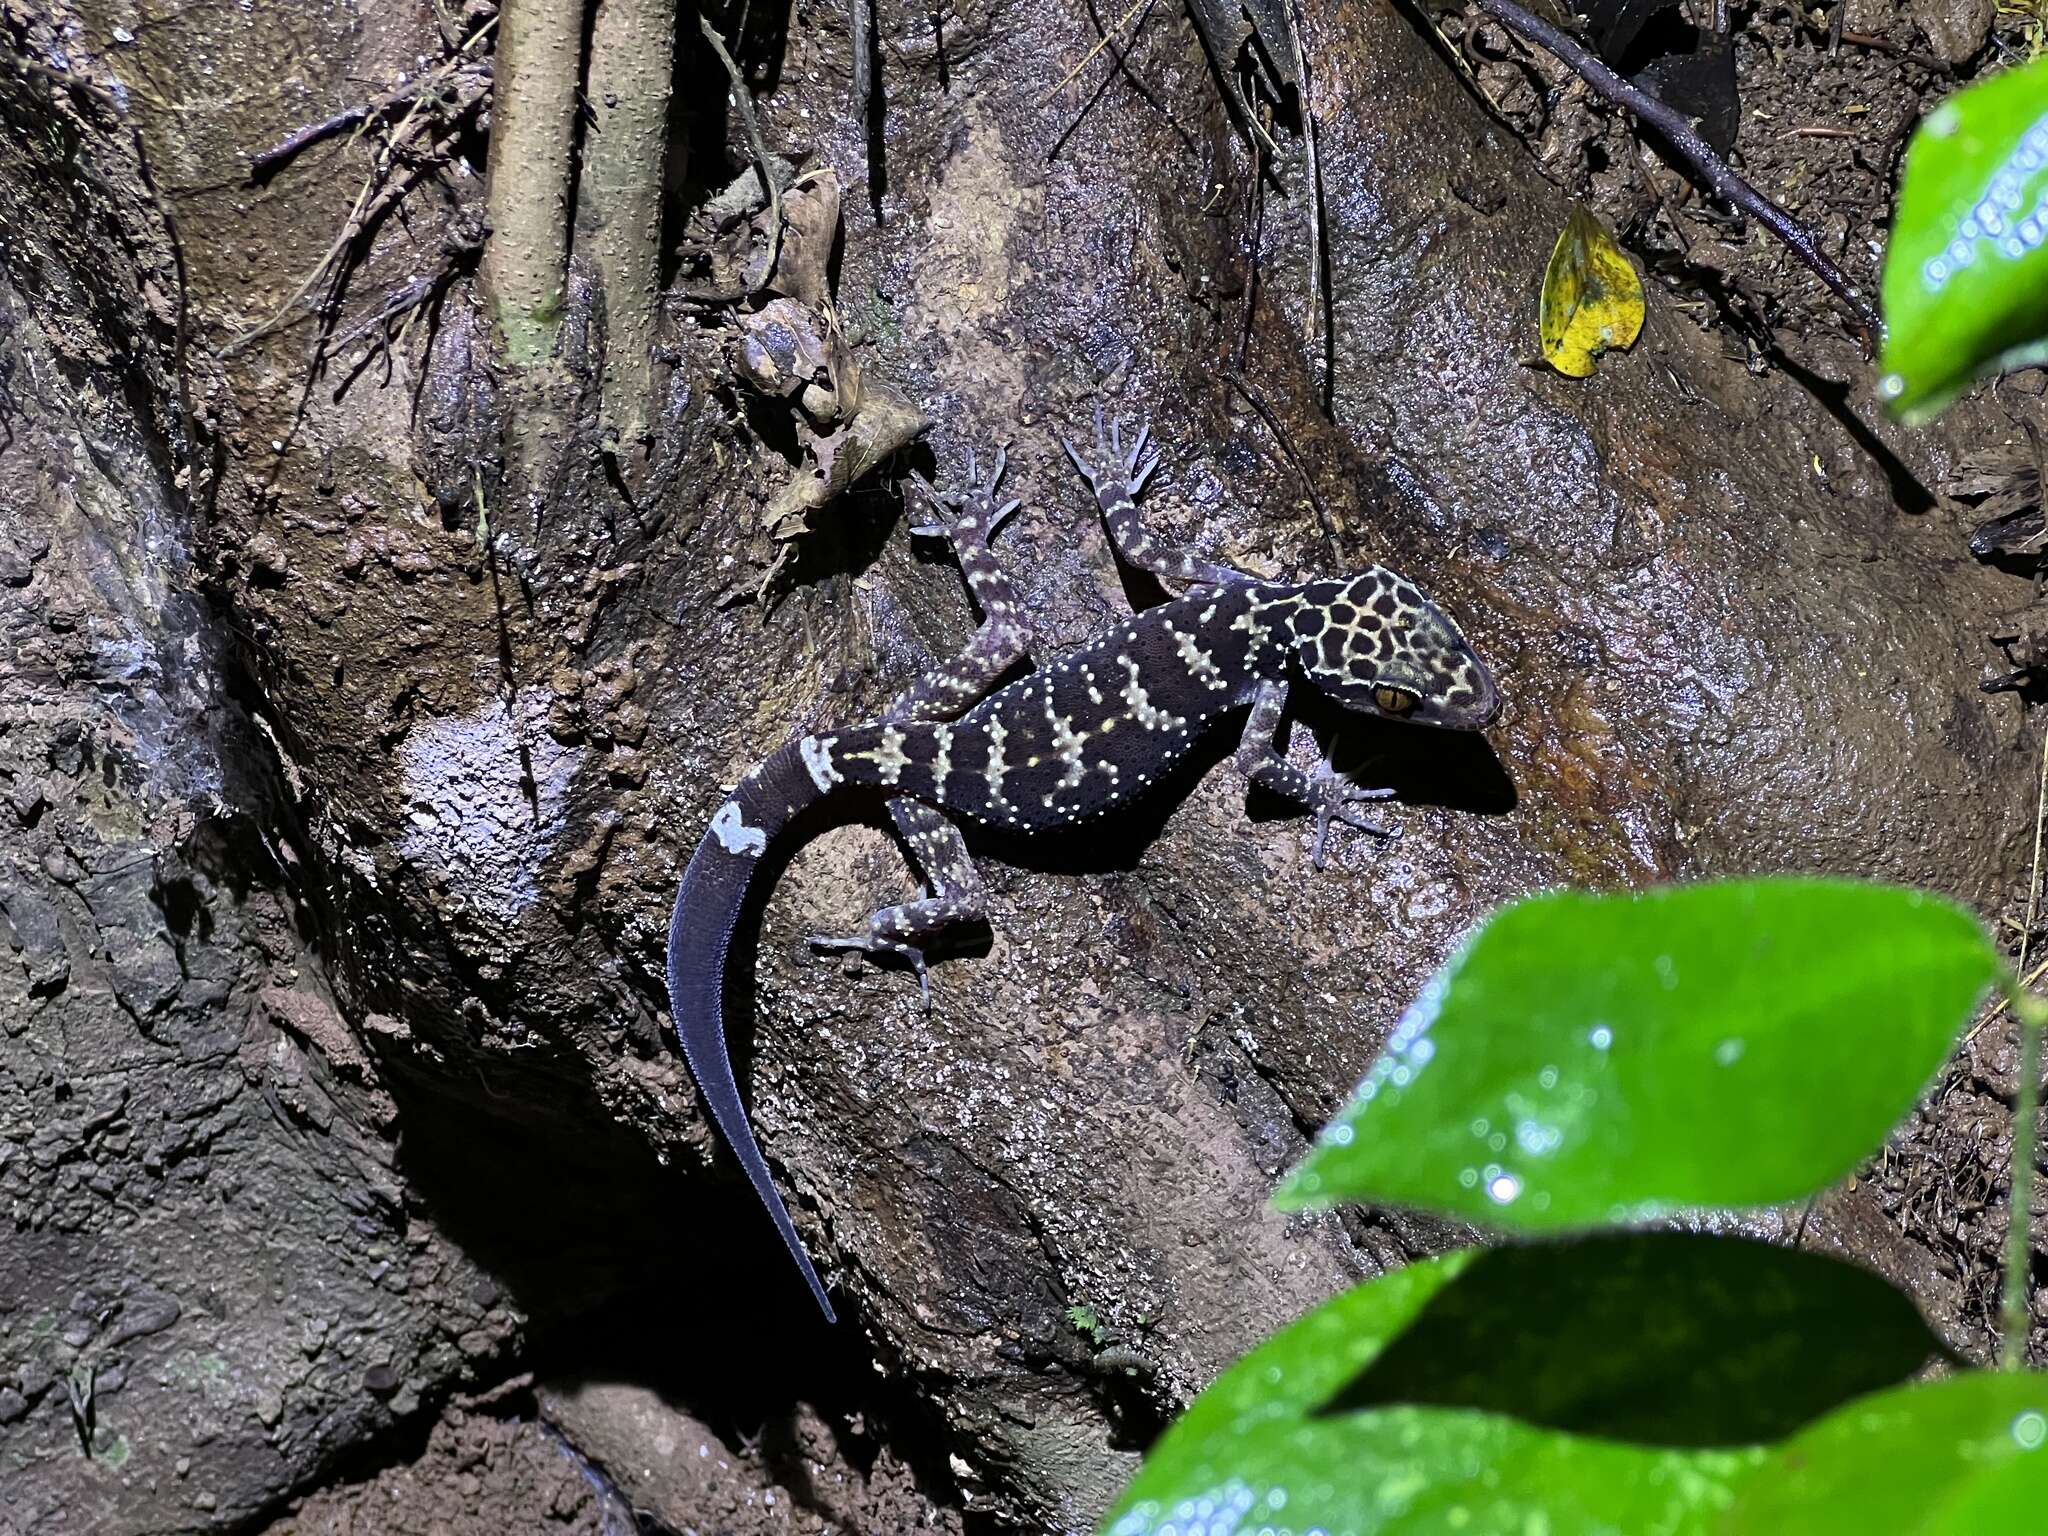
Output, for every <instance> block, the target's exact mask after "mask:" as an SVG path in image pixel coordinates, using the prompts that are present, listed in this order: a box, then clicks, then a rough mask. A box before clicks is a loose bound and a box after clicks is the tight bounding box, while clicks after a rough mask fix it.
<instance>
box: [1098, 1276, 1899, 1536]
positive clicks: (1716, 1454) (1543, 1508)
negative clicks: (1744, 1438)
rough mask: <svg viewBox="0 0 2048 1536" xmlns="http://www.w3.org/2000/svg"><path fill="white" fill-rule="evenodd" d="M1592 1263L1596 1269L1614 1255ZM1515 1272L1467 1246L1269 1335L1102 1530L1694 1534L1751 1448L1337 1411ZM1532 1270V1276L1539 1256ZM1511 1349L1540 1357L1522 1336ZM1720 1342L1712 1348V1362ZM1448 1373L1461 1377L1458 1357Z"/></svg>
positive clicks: (1629, 1392)
mask: <svg viewBox="0 0 2048 1536" xmlns="http://www.w3.org/2000/svg"><path fill="white" fill-rule="evenodd" d="M1632 1240H1633V1239H1631V1241H1632ZM1547 1252H1548V1253H1549V1254H1550V1255H1551V1256H1553V1257H1555V1258H1557V1259H1558V1260H1559V1261H1560V1262H1562V1263H1564V1264H1565V1265H1566V1266H1567V1267H1573V1266H1574V1265H1575V1263H1576V1262H1578V1261H1577V1260H1575V1258H1574V1256H1573V1254H1572V1252H1571V1250H1570V1249H1569V1248H1568V1247H1565V1246H1559V1247H1557V1248H1554V1249H1550V1250H1547ZM1596 1257H1597V1258H1598V1259H1599V1260H1601V1261H1609V1262H1611V1260H1612V1259H1613V1257H1614V1256H1613V1255H1612V1254H1611V1253H1610V1254H1606V1255H1599V1256H1596ZM1799 1257H1805V1256H1799ZM1515 1262H1517V1256H1512V1255H1507V1254H1502V1253H1497V1252H1484V1251H1482V1250H1478V1249H1466V1250H1463V1251H1461V1252H1458V1253H1452V1254H1447V1255H1445V1256H1444V1257H1442V1258H1439V1259H1432V1260H1427V1261H1425V1262H1423V1263H1419V1264H1412V1265H1410V1266H1409V1267H1408V1268H1406V1269H1403V1270H1398V1271H1396V1272H1395V1273H1393V1274H1391V1275H1386V1276H1383V1277H1381V1278H1380V1279H1378V1280H1372V1281H1368V1282H1367V1283H1366V1284H1364V1285H1361V1286H1358V1287H1356V1288H1354V1289H1352V1290H1350V1291H1347V1292H1346V1293H1345V1294H1343V1295H1342V1296H1339V1297H1337V1298H1336V1299H1335V1300H1334V1301H1331V1302H1329V1303H1327V1304H1325V1305H1324V1306H1321V1307H1319V1308H1317V1309H1316V1310H1315V1311H1313V1312H1311V1313H1310V1314H1309V1315H1308V1316H1307V1317H1304V1318H1303V1319H1301V1320H1300V1321H1299V1322H1297V1323H1295V1324H1293V1325H1292V1326H1291V1327H1288V1328H1284V1329H1282V1330H1281V1331H1280V1332H1279V1333H1277V1334H1275V1335H1274V1336H1273V1337H1272V1338H1270V1339H1268V1340H1267V1341H1266V1342H1265V1343H1264V1344H1262V1345H1260V1346H1259V1347H1258V1348H1257V1349H1255V1350H1253V1351H1252V1353H1251V1354H1249V1355H1247V1356H1245V1358H1244V1359H1242V1360H1240V1361H1239V1362H1238V1363H1237V1364H1236V1365H1234V1366H1232V1367H1231V1368H1230V1369H1229V1370H1227V1371H1225V1372H1224V1373H1223V1375H1222V1376H1220V1377H1219V1378H1217V1380H1216V1382H1215V1384H1214V1385H1213V1386H1211V1387H1210V1388H1209V1390H1208V1391H1206V1392H1204V1393H1203V1394H1202V1395H1201V1396H1200V1397H1198V1398H1197V1399H1195V1401H1194V1403H1193V1404H1191V1405H1190V1406H1189V1408H1188V1410H1187V1412H1186V1413H1185V1414H1183V1415H1182V1416H1181V1418H1180V1419H1179V1421H1178V1422H1176V1423H1175V1424H1174V1425H1173V1427H1172V1428H1170V1429H1169V1430H1168V1431H1167V1432H1166V1433H1165V1435H1163V1436H1162V1437H1161V1438H1160V1440H1159V1442H1158V1444H1156V1445H1155V1446H1154V1447H1153V1448H1152V1451H1151V1453H1150V1454H1149V1455H1148V1456H1147V1457H1146V1459H1145V1464H1144V1466H1143V1468H1141V1469H1140V1471H1139V1473H1138V1475H1137V1477H1136V1479H1135V1480H1133V1482H1132V1483H1131V1486H1130V1487H1129V1488H1128V1489H1127V1490H1125V1493H1124V1496H1123V1498H1122V1499H1121V1500H1119V1502H1118V1504H1117V1506H1116V1508H1115V1510H1113V1511H1112V1512H1111V1514H1110V1516H1109V1518H1108V1520H1107V1521H1105V1523H1104V1525H1103V1530H1104V1532H1105V1533H1107V1536H1156V1533H1163V1532H1165V1531H1167V1530H1173V1531H1176V1532H1179V1533H1182V1536H1188V1533H1192V1532H1196V1531H1199V1532H1203V1533H1205V1536H1206V1533H1216V1536H1250V1533H1252V1532H1257V1531H1265V1530H1290V1531H1308V1530H1316V1529H1321V1530H1329V1531H1337V1530H1343V1531H1350V1532H1353V1533H1355V1536H1405V1533H1413V1536H1420V1533H1422V1532H1439V1531H1444V1530H1448V1529H1463V1530H1467V1531H1470V1532H1473V1533H1475V1536H1485V1533H1492V1532H1514V1533H1518V1536H1519V1533H1522V1532H1525V1531H1529V1530H1550V1531H1556V1532H1566V1531H1595V1530H1610V1531H1627V1532H1631V1533H1643V1536H1651V1533H1662V1536H1679V1533H1685V1536H1695V1533H1699V1532H1702V1531H1704V1530H1705V1529H1706V1528H1707V1522H1708V1520H1709V1518H1710V1517H1711V1516H1712V1515H1713V1514H1715V1513H1717V1512H1719V1511H1720V1510H1721V1509H1723V1508H1725V1507H1726V1506H1727V1504H1728V1502H1729V1500H1730V1498H1731V1496H1732V1491H1733V1489H1734V1487H1735V1486H1736V1484H1737V1482H1738V1481H1739V1479H1740V1478H1741V1477H1742V1476H1743V1475H1744V1474H1745V1473H1746V1472H1747V1471H1748V1470H1749V1469H1750V1468H1752V1467H1754V1466H1756V1465H1758V1464H1759V1463H1760V1462H1761V1460H1762V1457H1763V1454H1764V1453H1763V1452H1762V1451H1760V1450H1757V1449H1754V1448H1749V1447H1743V1448H1740V1449H1722V1448H1710V1449H1701V1448H1698V1447H1696V1446H1692V1445H1661V1444H1648V1443H1641V1442H1638V1443H1623V1442H1622V1441H1620V1440H1618V1439H1615V1438H1611V1437H1609V1436H1606V1435H1601V1434H1593V1433H1587V1434H1578V1433H1569V1432H1565V1431H1563V1430H1560V1429H1557V1428H1554V1427H1546V1426H1545V1425H1543V1424H1540V1423H1536V1422H1531V1421H1530V1420H1527V1419H1524V1418H1520V1417H1517V1416H1515V1415H1514V1414H1512V1413H1506V1412H1495V1411H1489V1407H1490V1406H1492V1405H1489V1404H1485V1403H1476V1402H1474V1401H1470V1400H1468V1401H1459V1400H1457V1399H1454V1398H1450V1397H1446V1396H1443V1395H1438V1396H1435V1397H1431V1398H1429V1399H1427V1400H1426V1401H1423V1402H1414V1401H1410V1402H1396V1403H1389V1402H1380V1401H1375V1402H1369V1403H1360V1404H1356V1405H1354V1404H1351V1403H1349V1402H1347V1401H1345V1394H1346V1392H1347V1391H1348V1390H1349V1389H1351V1388H1352V1387H1354V1386H1355V1385H1357V1384H1358V1383H1361V1382H1366V1381H1369V1380H1370V1379H1371V1374H1372V1372H1373V1370H1374V1369H1375V1368H1376V1365H1377V1363H1378V1362H1380V1361H1381V1360H1382V1359H1384V1358H1385V1357H1387V1356H1388V1355H1391V1354H1392V1353H1393V1351H1394V1350H1395V1349H1397V1348H1399V1347H1400V1346H1401V1345H1402V1342H1403V1340H1404V1339H1405V1337H1406V1335H1407V1333H1408V1331H1409V1330H1411V1329H1423V1330H1424V1337H1423V1340H1422V1347H1423V1348H1424V1349H1425V1350H1427V1351H1432V1352H1433V1351H1434V1350H1435V1349H1436V1347H1437V1346H1438V1345H1439V1344H1442V1343H1443V1342H1445V1340H1446V1332H1445V1330H1444V1329H1435V1328H1431V1327H1430V1325H1429V1318H1430V1316H1431V1314H1432V1313H1433V1312H1434V1311H1435V1310H1436V1309H1437V1308H1438V1307H1440V1306H1446V1305H1447V1304H1448V1305H1450V1310H1451V1312H1452V1313H1454V1314H1456V1313H1459V1312H1460V1308H1461V1306H1462V1305H1463V1304H1462V1303H1457V1302H1456V1300H1455V1298H1456V1296H1457V1293H1458V1292H1459V1291H1460V1290H1461V1289H1462V1287H1463V1285H1464V1283H1465V1280H1466V1279H1467V1278H1472V1279H1474V1280H1475V1281H1477V1282H1478V1283H1477V1284H1476V1285H1475V1289H1474V1293H1473V1295H1474V1298H1475V1300H1474V1301H1473V1303H1472V1307H1469V1308H1465V1310H1467V1311H1469V1310H1472V1309H1473V1308H1476V1309H1478V1310H1480V1311H1491V1310H1495V1309H1497V1308H1498V1307H1500V1306H1507V1307H1509V1308H1510V1309H1512V1308H1513V1307H1514V1298H1512V1297H1511V1296H1509V1295H1507V1294H1506V1290H1511V1289H1514V1288H1515V1286H1516V1283H1517V1277H1516V1276H1515V1275H1513V1274H1511V1273H1509V1271H1510V1270H1511V1269H1512V1267H1513V1265H1514V1263H1515ZM1537 1262H1538V1263H1539V1264H1541V1263H1543V1262H1544V1259H1543V1258H1542V1257H1541V1251H1539V1257H1538V1259H1537ZM1495 1265H1500V1266H1503V1268H1502V1270H1501V1272H1500V1274H1499V1275H1498V1276H1496V1277H1495V1278H1494V1279H1493V1280H1489V1279H1488V1278H1487V1270H1488V1267H1489V1266H1495ZM1838 1267H1843V1266H1838ZM1522 1278H1526V1276H1524V1277H1522ZM1501 1280H1505V1281H1506V1282H1507V1285H1506V1288H1505V1289H1504V1288H1503V1286H1502V1284H1500V1283H1498V1282H1499V1281H1501ZM1551 1289H1552V1291H1553V1293H1554V1294H1555V1295H1556V1298H1557V1300H1558V1301H1559V1302H1560V1304H1562V1305H1565V1306H1569V1305H1570V1304H1571V1301H1570V1297H1569V1295H1567V1294H1566V1291H1565V1290H1564V1289H1560V1288H1559V1287H1556V1286H1553V1287H1552V1288H1551ZM1485 1298H1492V1299H1491V1300H1487V1299H1485ZM1527 1299H1528V1298H1527V1297H1526V1296H1525V1297H1524V1298H1523V1300H1524V1301H1526V1300H1527ZM1632 1303H1633V1310H1634V1326H1635V1327H1636V1328H1638V1329H1640V1328H1641V1327H1642V1326H1643V1319H1644V1318H1645V1317H1655V1318H1659V1319H1663V1318H1666V1317H1667V1316H1668V1314H1667V1313H1665V1312H1661V1311H1659V1310H1658V1309H1657V1306H1656V1303H1655V1299H1654V1298H1653V1297H1650V1296H1644V1295H1640V1294H1635V1293H1632ZM1645 1309H1647V1311H1646V1310H1645ZM1909 1310H1910V1309H1909ZM1610 1323H1611V1319H1610ZM1541 1326H1542V1325H1541V1323H1540V1321H1539V1322H1532V1323H1531V1324H1530V1325H1529V1327H1530V1328H1540V1327H1541ZM1514 1327H1515V1325H1514V1323H1513V1320H1512V1319H1511V1318H1507V1317H1501V1318H1497V1319H1496V1326H1495V1327H1493V1328H1492V1329H1491V1330H1490V1331H1488V1332H1487V1334H1486V1336H1487V1337H1488V1338H1491V1339H1494V1340H1496V1341H1498V1340H1500V1339H1502V1338H1504V1337H1506V1336H1507V1335H1508V1334H1509V1333H1512V1332H1513V1330H1514ZM1453 1331H1455V1330H1453ZM1523 1332H1524V1334H1525V1335H1527V1334H1528V1333H1529V1329H1526V1328H1525V1329H1524V1330H1523ZM1432 1340H1434V1341H1435V1342H1434V1343H1432V1342H1431V1341H1432ZM1527 1343H1528V1344H1529V1345H1530V1346H1532V1347H1535V1348H1540V1347H1541V1341H1540V1340H1538V1339H1536V1338H1534V1337H1528V1338H1527ZM1729 1344H1730V1341H1729V1340H1726V1339H1724V1340H1723V1341H1722V1347H1723V1348H1724V1349H1725V1348H1727V1347H1728V1346H1729ZM1410 1353H1411V1354H1412V1353H1413V1351H1410ZM1611 1358H1613V1359H1614V1360H1616V1361H1617V1369H1618V1370H1622V1371H1626V1370H1628V1369H1629V1366H1628V1364H1627V1362H1628V1361H1629V1359H1630V1356H1629V1355H1628V1354H1627V1353H1625V1352H1624V1353H1622V1354H1619V1355H1615V1356H1612V1357H1611ZM1458 1359H1459V1360H1460V1361H1463V1362H1465V1363H1472V1355H1471V1352H1470V1350H1469V1349H1467V1350H1466V1352H1465V1353H1464V1354H1463V1355H1460V1356H1458ZM1641 1359H1642V1362H1643V1364H1642V1369H1641V1371H1640V1373H1639V1374H1638V1375H1637V1376H1636V1377H1635V1378H1634V1383H1635V1384H1634V1386H1633V1387H1632V1388H1628V1389H1625V1390H1621V1391H1619V1392H1618V1393H1617V1394H1616V1395H1617V1396H1618V1397H1622V1398H1628V1399H1629V1400H1631V1401H1636V1402H1647V1401H1649V1400H1650V1398H1651V1396H1652V1394H1654V1393H1657V1392H1661V1391H1665V1390H1667V1389H1668V1388H1670V1387H1671V1386H1672V1385H1673V1383H1672V1381H1671V1378H1670V1376H1669V1375H1668V1374H1661V1375H1660V1374H1659V1372H1658V1369H1657V1367H1658V1366H1659V1365H1660V1364H1668V1363H1669V1358H1668V1357H1667V1356H1665V1355H1660V1354H1658V1353H1657V1352H1655V1351H1646V1352H1644V1354H1643V1356H1642V1357H1641ZM1395 1363H1396V1364H1397V1365H1398V1364H1399V1361H1398V1359H1397V1360H1396V1362H1395ZM1584 1364H1585V1362H1584V1360H1583V1359H1574V1360H1573V1361H1572V1366H1573V1369H1574V1371H1575V1372H1576V1374H1577V1375H1578V1376H1579V1378H1580V1379H1581V1381H1586V1380H1587V1378H1586V1375H1585V1372H1584V1369H1583V1367H1584ZM1410 1374H1412V1373H1410ZM1425 1374H1426V1373H1425ZM1548 1374H1549V1373H1547V1372H1546V1375H1548ZM1588 1384H1589V1385H1591V1386H1592V1387H1593V1389H1594V1394H1595V1395H1597V1393H1598V1392H1599V1391H1601V1390H1610V1391H1612V1390H1614V1389H1615V1388H1616V1387H1617V1383H1616V1382H1615V1381H1614V1380H1613V1379H1611V1378H1609V1379H1607V1380H1603V1381H1601V1382H1598V1383H1590V1382H1589V1383H1588ZM1403 1390H1405V1389H1403ZM1539 1390H1541V1391H1551V1390H1567V1391H1568V1390H1569V1384H1568V1383H1563V1382H1561V1381H1558V1380H1556V1379H1555V1378H1554V1377H1553V1378H1551V1379H1549V1380H1546V1381H1545V1382H1544V1383H1542V1384H1541V1387H1540V1389H1539ZM1549 1407H1550V1408H1552V1409H1556V1410H1558V1411H1560V1412H1561V1411H1565V1410H1566V1409H1571V1410H1573V1411H1576V1410H1584V1411H1586V1412H1588V1413H1593V1414H1596V1415H1597V1414H1598V1413H1600V1412H1601V1411H1603V1410H1601V1409H1600V1406H1599V1404H1598V1403H1597V1402H1596V1401H1594V1396H1593V1395H1586V1394H1581V1395H1579V1396H1578V1397H1577V1398H1576V1399H1575V1400H1571V1401H1565V1400H1560V1399H1551V1400H1550V1402H1549ZM1597 1422H1599V1423H1601V1424H1607V1423H1609V1422H1610V1421H1609V1420H1606V1419H1598V1420H1597Z"/></svg>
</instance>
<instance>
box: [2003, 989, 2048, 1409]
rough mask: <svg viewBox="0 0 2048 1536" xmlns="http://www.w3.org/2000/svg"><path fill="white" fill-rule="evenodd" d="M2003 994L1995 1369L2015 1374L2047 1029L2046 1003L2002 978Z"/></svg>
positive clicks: (2022, 1344) (2022, 1352)
mask: <svg viewBox="0 0 2048 1536" xmlns="http://www.w3.org/2000/svg"><path fill="white" fill-rule="evenodd" d="M2006 988H2007V996H2008V997H2010V999H2011V1000H2012V1012H2013V1021H2014V1024H2015V1026H2016V1027H2017V1028H2018V1030H2019V1032H2020V1065H2019V1092H2018V1095H2017V1098H2018V1103H2017V1104H2016V1105H2015V1106H2014V1108H2013V1118H2012V1214H2011V1215H2010V1216H2009V1217H2008V1218H2007V1219H2006V1227H2005V1284H2004V1286H2003V1289H2002V1293H2001V1295H2000V1298H1999V1308H1998V1311H1999V1335H2000V1339H1999V1351H1998V1363H1999V1365H2000V1366H2002V1367H2003V1368H2004V1369H2006V1370H2009V1371H2016V1370H2019V1369H2021V1368H2022V1367H2023V1366H2024V1365H2025V1364H2026V1358H2027V1329H2028V1322H2029V1316H2028V1305H2027V1281H2028V1279H2029V1277H2030V1274H2031V1272H2032V1270H2033V1265H2034V1243H2033V1219H2032V1217H2033V1204H2034V1141H2035V1137H2036V1135H2037V1134H2038V1132H2039V1129H2040V1119H2041V1034H2042V1031H2043V1030H2044V1029H2048V1001H2043V1000H2042V999H2040V998H2038V997H2035V996H2034V995H2033V994H2032V993H2031V992H2022V991H2021V990H2020V985H2019V982H2018V980H2017V978H2008V980H2007V983H2006Z"/></svg>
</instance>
